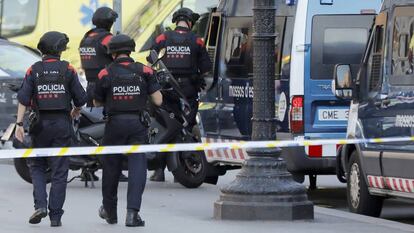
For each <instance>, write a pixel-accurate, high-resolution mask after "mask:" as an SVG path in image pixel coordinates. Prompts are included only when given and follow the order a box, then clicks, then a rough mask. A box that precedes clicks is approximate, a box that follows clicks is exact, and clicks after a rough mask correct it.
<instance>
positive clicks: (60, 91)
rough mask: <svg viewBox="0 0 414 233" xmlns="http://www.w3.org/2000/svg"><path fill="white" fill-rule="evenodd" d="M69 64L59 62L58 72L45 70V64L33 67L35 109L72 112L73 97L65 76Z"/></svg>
mask: <svg viewBox="0 0 414 233" xmlns="http://www.w3.org/2000/svg"><path fill="white" fill-rule="evenodd" d="M68 65H69V63H68V62H66V61H59V66H58V69H57V70H52V69H47V70H46V69H45V68H44V64H43V62H41V61H39V62H36V63H35V64H34V65H33V66H32V74H33V75H34V80H35V81H34V84H35V86H34V89H35V101H36V102H35V105H36V106H35V107H36V108H37V109H38V110H41V111H70V109H71V95H70V93H69V88H68V86H69V84H68V78H67V77H65V74H66V72H67V70H68Z"/></svg>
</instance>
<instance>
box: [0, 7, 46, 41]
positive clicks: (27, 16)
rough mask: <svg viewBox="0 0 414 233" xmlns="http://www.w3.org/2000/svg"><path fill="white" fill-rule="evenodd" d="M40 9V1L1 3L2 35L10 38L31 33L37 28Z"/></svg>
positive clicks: (0, 33)
mask: <svg viewBox="0 0 414 233" xmlns="http://www.w3.org/2000/svg"><path fill="white" fill-rule="evenodd" d="M38 7H39V1H38V0H2V1H0V12H1V19H0V22H1V25H0V35H1V36H2V37H6V38H9V37H14V36H19V35H24V34H28V33H31V32H32V31H33V30H34V29H35V26H36V22H37V14H38Z"/></svg>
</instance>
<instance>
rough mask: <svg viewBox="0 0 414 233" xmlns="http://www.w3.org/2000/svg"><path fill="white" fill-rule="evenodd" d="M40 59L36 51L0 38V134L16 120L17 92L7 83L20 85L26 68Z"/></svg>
mask: <svg viewBox="0 0 414 233" xmlns="http://www.w3.org/2000/svg"><path fill="white" fill-rule="evenodd" d="M40 59H41V57H40V55H39V54H37V53H36V52H34V51H32V50H30V49H28V48H26V47H24V46H22V45H19V44H16V43H13V42H10V41H7V40H4V39H1V38H0V119H1V120H0V135H2V134H3V132H4V131H5V130H6V128H7V127H8V126H9V125H10V123H14V122H16V117H15V115H14V114H16V111H17V94H16V93H15V92H13V91H11V90H10V89H9V88H8V85H10V84H14V85H18V86H20V84H21V82H22V80H23V78H24V76H25V74H26V71H27V68H29V67H30V66H31V65H32V64H33V63H35V62H36V61H39V60H40Z"/></svg>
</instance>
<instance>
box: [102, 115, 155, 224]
mask: <svg viewBox="0 0 414 233" xmlns="http://www.w3.org/2000/svg"><path fill="white" fill-rule="evenodd" d="M147 131H148V130H147V128H145V127H144V126H143V125H142V123H141V122H140V120H139V117H138V116H136V115H135V116H134V115H116V116H111V117H109V120H108V122H107V124H106V127H105V136H104V139H103V144H104V145H133V144H146V143H147V141H148V132H147ZM124 156H126V157H127V158H128V193H127V209H133V210H137V211H139V210H140V209H141V201H142V194H143V193H144V188H145V184H146V178H147V159H146V156H145V154H129V155H120V154H117V155H104V156H102V162H103V177H102V196H103V201H102V204H103V206H104V208H105V210H106V211H107V212H108V213H109V215H110V216H112V217H115V216H116V209H117V202H118V183H119V177H120V175H121V171H122V161H123V160H124Z"/></svg>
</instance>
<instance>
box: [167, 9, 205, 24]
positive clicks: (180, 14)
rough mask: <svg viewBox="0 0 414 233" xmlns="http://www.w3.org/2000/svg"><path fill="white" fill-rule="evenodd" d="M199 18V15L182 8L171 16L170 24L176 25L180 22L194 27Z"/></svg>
mask: <svg viewBox="0 0 414 233" xmlns="http://www.w3.org/2000/svg"><path fill="white" fill-rule="evenodd" d="M199 18H200V15H199V14H197V13H194V12H193V11H192V10H191V9H189V8H186V7H183V8H181V9H179V10H177V11H176V12H174V14H173V18H172V22H173V23H178V22H180V21H186V22H191V24H192V25H193V26H194V24H195V22H197V20H198V19H199Z"/></svg>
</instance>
